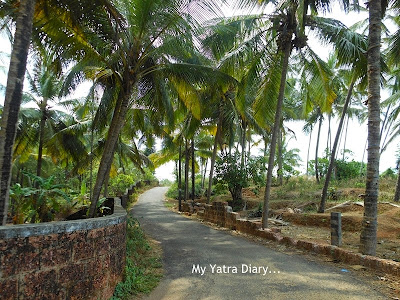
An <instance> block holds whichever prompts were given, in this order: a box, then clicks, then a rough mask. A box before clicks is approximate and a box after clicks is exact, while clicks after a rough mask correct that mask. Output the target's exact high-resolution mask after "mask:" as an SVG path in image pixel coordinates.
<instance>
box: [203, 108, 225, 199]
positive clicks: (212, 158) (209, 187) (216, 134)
mask: <svg viewBox="0 0 400 300" xmlns="http://www.w3.org/2000/svg"><path fill="white" fill-rule="evenodd" d="M221 101H222V100H221ZM219 110H220V111H219V117H218V124H217V132H216V133H215V139H214V148H213V153H212V157H211V166H210V176H209V177H208V190H207V203H210V199H211V187H212V181H213V174H214V165H215V160H216V158H217V149H218V139H219V135H220V132H221V126H222V111H221V110H222V109H221V107H220V108H219Z"/></svg>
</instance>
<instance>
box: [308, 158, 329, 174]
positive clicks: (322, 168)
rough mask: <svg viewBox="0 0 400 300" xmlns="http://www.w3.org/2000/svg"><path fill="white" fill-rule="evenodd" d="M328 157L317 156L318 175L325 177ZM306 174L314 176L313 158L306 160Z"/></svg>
mask: <svg viewBox="0 0 400 300" xmlns="http://www.w3.org/2000/svg"><path fill="white" fill-rule="evenodd" d="M328 168H329V159H328V158H326V157H323V158H321V157H319V158H318V174H319V175H320V177H325V175H326V173H328ZM308 174H310V175H312V176H315V160H310V161H309V162H308Z"/></svg>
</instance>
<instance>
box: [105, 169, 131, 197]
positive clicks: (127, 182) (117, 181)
mask: <svg viewBox="0 0 400 300" xmlns="http://www.w3.org/2000/svg"><path fill="white" fill-rule="evenodd" d="M135 182H136V178H134V177H133V176H132V175H126V174H118V175H117V176H115V177H113V178H110V181H109V183H108V188H109V194H110V195H113V196H114V195H115V196H120V195H122V194H124V193H125V190H126V189H127V188H129V187H131V186H132V185H133V184H135Z"/></svg>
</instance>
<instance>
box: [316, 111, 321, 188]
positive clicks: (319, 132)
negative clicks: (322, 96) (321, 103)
mask: <svg viewBox="0 0 400 300" xmlns="http://www.w3.org/2000/svg"><path fill="white" fill-rule="evenodd" d="M318 114H319V125H318V133H317V144H316V146H315V179H316V180H317V183H318V184H319V172H318V148H319V138H320V136H321V126H322V114H321V112H320V110H319V109H318Z"/></svg>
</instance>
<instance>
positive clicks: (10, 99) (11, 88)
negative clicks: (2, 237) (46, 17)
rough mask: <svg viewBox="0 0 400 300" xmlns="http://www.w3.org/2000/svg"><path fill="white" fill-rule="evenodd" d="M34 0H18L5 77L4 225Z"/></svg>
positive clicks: (1, 141) (0, 159) (0, 151)
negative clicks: (12, 39)
mask: <svg viewBox="0 0 400 300" xmlns="http://www.w3.org/2000/svg"><path fill="white" fill-rule="evenodd" d="M34 8H35V0H27V1H22V2H21V4H20V7H19V10H18V18H17V20H16V30H15V36H14V44H13V49H12V52H11V60H10V67H9V72H8V78H7V88H6V96H5V100H4V107H3V112H2V114H1V129H0V170H1V173H0V175H1V176H0V222H1V224H2V225H5V223H6V220H7V208H8V199H9V186H10V180H11V164H12V163H11V161H12V151H13V144H14V139H15V134H16V126H17V121H18V112H19V108H20V105H21V100H22V90H23V82H24V76H25V70H26V63H27V57H28V49H29V45H30V41H31V39H30V36H31V32H32V20H33V13H34Z"/></svg>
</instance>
